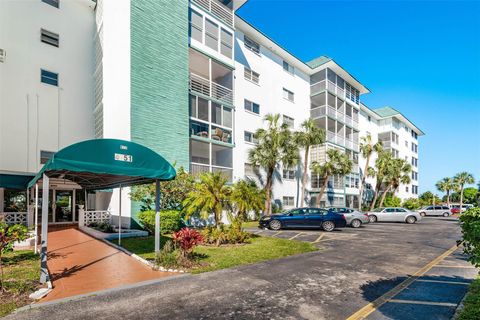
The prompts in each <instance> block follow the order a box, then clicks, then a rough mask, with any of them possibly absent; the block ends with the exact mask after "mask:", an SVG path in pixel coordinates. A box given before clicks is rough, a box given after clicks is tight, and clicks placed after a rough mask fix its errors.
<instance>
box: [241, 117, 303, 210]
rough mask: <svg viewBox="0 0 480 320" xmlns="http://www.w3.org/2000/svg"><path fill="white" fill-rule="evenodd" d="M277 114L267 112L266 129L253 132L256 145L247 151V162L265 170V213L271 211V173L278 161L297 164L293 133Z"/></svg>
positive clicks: (289, 164) (297, 156)
mask: <svg viewBox="0 0 480 320" xmlns="http://www.w3.org/2000/svg"><path fill="white" fill-rule="evenodd" d="M279 119H280V115H279V114H267V115H266V116H265V121H266V122H267V128H266V129H263V128H261V129H258V130H257V131H256V132H255V137H256V138H257V141H258V143H257V145H256V146H255V147H254V148H253V149H251V150H250V151H249V153H248V159H249V162H250V163H251V164H252V165H254V166H258V167H261V168H262V169H263V170H265V172H266V175H267V176H266V181H265V186H264V191H265V213H266V214H267V215H270V214H271V213H272V187H273V174H274V172H275V170H276V169H277V168H278V166H279V163H283V165H284V166H286V167H292V166H294V165H295V164H297V161H298V159H299V155H298V146H297V145H296V144H295V141H294V139H293V134H292V132H291V131H290V129H289V128H288V125H287V124H285V123H284V124H280V121H279Z"/></svg>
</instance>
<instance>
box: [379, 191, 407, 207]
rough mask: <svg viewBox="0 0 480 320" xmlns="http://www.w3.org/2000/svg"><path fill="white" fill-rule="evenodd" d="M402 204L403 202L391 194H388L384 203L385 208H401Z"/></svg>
mask: <svg viewBox="0 0 480 320" xmlns="http://www.w3.org/2000/svg"><path fill="white" fill-rule="evenodd" d="M401 204H402V200H401V199H400V198H399V197H397V196H395V195H393V194H392V193H391V192H389V193H387V195H386V197H385V201H384V202H383V206H384V207H400V205H401Z"/></svg>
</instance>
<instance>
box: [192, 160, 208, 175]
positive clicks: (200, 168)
mask: <svg viewBox="0 0 480 320" xmlns="http://www.w3.org/2000/svg"><path fill="white" fill-rule="evenodd" d="M209 171H210V166H209V165H205V164H197V163H190V174H192V175H198V174H202V173H204V172H209Z"/></svg>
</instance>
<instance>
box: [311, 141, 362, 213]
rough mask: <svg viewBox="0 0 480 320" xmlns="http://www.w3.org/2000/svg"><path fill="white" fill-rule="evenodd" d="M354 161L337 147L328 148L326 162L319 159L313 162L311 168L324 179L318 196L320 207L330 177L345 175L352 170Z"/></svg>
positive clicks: (317, 202)
mask: <svg viewBox="0 0 480 320" xmlns="http://www.w3.org/2000/svg"><path fill="white" fill-rule="evenodd" d="M352 168H353V162H352V160H350V158H349V157H348V156H347V155H346V154H345V153H343V152H340V151H338V150H337V149H328V150H327V160H326V161H325V163H323V164H320V163H318V162H317V161H314V162H312V164H311V166H310V169H311V170H312V173H314V174H317V175H319V176H320V177H321V179H322V187H321V188H320V193H319V194H318V196H317V200H316V206H317V207H318V208H320V200H321V199H322V197H323V194H324V193H325V189H326V187H327V184H328V179H329V178H330V177H331V176H333V175H341V176H344V175H346V174H349V173H350V172H352Z"/></svg>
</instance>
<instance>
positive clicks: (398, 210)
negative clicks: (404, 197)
mask: <svg viewBox="0 0 480 320" xmlns="http://www.w3.org/2000/svg"><path fill="white" fill-rule="evenodd" d="M396 211H397V212H407V211H406V210H405V209H402V208H397V209H396Z"/></svg>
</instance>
